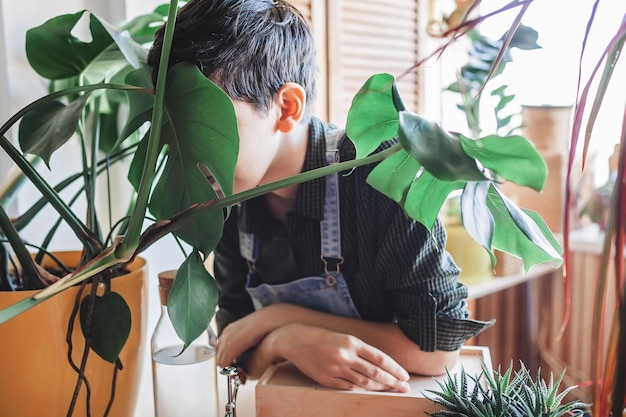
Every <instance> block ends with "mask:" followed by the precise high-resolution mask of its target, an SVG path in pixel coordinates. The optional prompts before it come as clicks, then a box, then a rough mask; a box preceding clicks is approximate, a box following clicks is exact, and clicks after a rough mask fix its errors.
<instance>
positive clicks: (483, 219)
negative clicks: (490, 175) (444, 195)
mask: <svg viewBox="0 0 626 417" xmlns="http://www.w3.org/2000/svg"><path fill="white" fill-rule="evenodd" d="M490 186H491V182H489V181H479V182H468V183H467V184H466V185H465V187H464V188H463V193H462V194H461V218H462V220H463V227H465V230H467V233H469V235H470V236H471V237H472V238H473V239H474V240H475V241H476V242H478V243H480V244H481V245H482V246H483V247H484V248H485V250H487V252H488V253H489V256H490V258H491V263H492V265H495V264H496V257H495V255H494V253H493V252H492V251H491V241H492V239H493V232H494V229H495V223H494V218H493V215H492V214H491V212H490V211H489V207H488V206H487V195H488V193H489V188H490Z"/></svg>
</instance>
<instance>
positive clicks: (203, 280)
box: [0, 1, 561, 387]
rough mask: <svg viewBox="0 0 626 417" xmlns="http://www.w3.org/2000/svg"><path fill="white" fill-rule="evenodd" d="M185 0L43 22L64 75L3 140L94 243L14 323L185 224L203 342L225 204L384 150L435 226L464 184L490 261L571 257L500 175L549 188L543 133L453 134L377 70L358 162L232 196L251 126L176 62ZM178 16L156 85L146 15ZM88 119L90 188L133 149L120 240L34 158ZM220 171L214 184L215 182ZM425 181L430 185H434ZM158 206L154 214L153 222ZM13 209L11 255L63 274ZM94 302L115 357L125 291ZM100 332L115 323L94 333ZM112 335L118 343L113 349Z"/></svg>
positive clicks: (188, 323) (57, 75)
mask: <svg viewBox="0 0 626 417" xmlns="http://www.w3.org/2000/svg"><path fill="white" fill-rule="evenodd" d="M176 9H177V2H176V1H171V3H170V4H169V6H165V7H164V8H160V9H157V11H155V13H154V14H152V15H149V16H147V17H146V16H141V17H139V18H138V19H136V20H135V21H133V22H131V24H129V25H127V26H123V27H121V28H115V27H113V26H111V25H109V24H107V23H106V22H104V21H102V20H100V19H98V18H97V17H96V16H94V15H91V14H88V16H89V19H90V32H91V33H90V35H91V39H92V40H91V42H89V43H85V42H81V41H80V40H78V39H76V38H75V37H74V36H73V35H72V29H73V27H74V25H75V24H76V22H77V20H78V19H79V18H80V15H82V12H80V13H78V14H75V15H63V16H58V17H56V18H53V19H51V20H50V21H48V22H46V23H45V24H44V25H42V26H41V27H38V28H36V29H33V31H32V32H30V33H29V36H30V41H31V42H33V43H32V44H31V46H32V45H37V46H36V47H33V49H32V51H31V52H32V53H30V54H29V57H30V60H31V65H32V66H33V68H35V69H36V70H37V71H38V72H40V74H42V75H43V76H44V77H46V78H48V79H50V80H52V81H51V86H52V92H51V93H50V94H48V95H46V96H45V97H42V98H41V99H39V100H37V101H35V102H33V103H31V104H30V105H28V106H26V107H25V108H24V109H22V110H21V111H19V112H18V113H17V114H16V115H14V116H13V117H11V118H10V119H9V120H8V121H7V122H6V123H5V124H4V125H3V126H2V128H0V130H1V131H2V140H1V142H0V143H1V145H2V148H3V149H4V151H5V152H6V153H7V154H8V155H9V157H10V158H11V159H12V160H13V161H14V162H15V164H16V166H17V167H18V169H19V172H20V173H21V174H23V175H24V176H25V177H26V178H27V179H28V181H29V182H30V183H32V184H34V185H35V186H36V187H37V188H38V189H39V190H40V192H41V193H42V195H43V198H42V202H41V204H50V205H51V206H52V207H54V209H55V210H56V211H57V213H58V214H59V216H60V217H61V218H62V219H63V221H64V222H66V223H67V224H68V225H70V227H71V229H72V231H73V232H74V233H75V234H76V235H77V237H78V238H79V239H80V240H81V242H82V243H81V248H80V251H81V253H82V256H81V262H79V263H78V264H77V265H72V267H73V268H71V272H69V273H67V274H65V272H63V273H61V274H60V275H63V276H56V277H55V276H51V281H54V282H53V283H52V284H51V285H48V286H46V287H45V288H42V289H40V290H38V292H37V293H36V294H35V295H33V296H29V297H27V298H25V299H23V300H21V301H19V302H16V303H14V304H11V305H9V306H7V307H5V308H3V309H2V310H0V329H1V328H2V325H3V323H5V322H8V321H10V320H12V319H13V318H14V317H16V316H20V315H21V314H23V313H25V312H27V311H30V310H31V309H34V308H35V307H38V306H39V305H41V304H42V303H44V302H47V300H51V299H56V298H58V297H60V296H61V294H63V293H64V292H65V291H66V290H68V289H71V288H75V287H76V286H77V285H79V284H81V283H82V282H84V281H87V280H91V282H92V283H94V284H96V283H99V282H105V283H106V282H107V276H108V275H110V274H113V273H114V272H115V271H118V270H120V269H123V268H125V267H126V266H127V265H129V264H130V263H131V262H132V261H133V260H135V259H136V257H137V255H138V254H140V253H141V252H142V251H143V250H145V249H146V248H147V247H149V246H150V245H151V244H153V243H154V242H156V241H157V240H159V239H161V238H163V237H165V236H170V235H172V234H173V235H174V236H175V237H176V238H177V239H181V240H182V241H184V242H186V243H187V244H188V245H189V247H190V248H192V250H191V251H190V253H188V254H187V255H186V259H185V260H184V262H183V263H182V265H181V266H180V268H179V269H178V271H179V272H178V275H177V278H176V280H175V284H174V287H173V288H172V290H171V292H170V296H169V298H168V311H169V313H170V317H171V319H172V321H173V323H174V326H175V327H176V329H177V332H178V334H179V336H180V338H181V339H182V340H183V341H184V342H185V343H189V342H190V341H192V340H194V339H195V338H196V337H197V336H198V335H199V334H200V333H201V332H202V331H204V329H206V326H207V325H208V323H209V321H210V319H211V317H212V315H213V314H214V311H215V307H216V300H217V294H216V287H215V282H214V280H213V278H212V277H211V276H210V274H209V273H208V272H207V270H206V269H205V267H204V264H203V262H204V260H205V259H206V258H207V257H208V256H209V254H210V253H211V251H212V250H213V248H214V247H215V245H216V244H217V242H218V240H219V238H220V236H221V232H222V226H223V221H224V212H225V211H226V213H227V212H228V210H229V208H230V207H231V206H232V205H233V204H236V203H238V202H242V201H245V200H247V199H250V198H254V197H256V196H259V195H262V194H264V193H267V192H270V191H272V190H276V189H279V188H283V187H285V186H288V185H292V184H297V183H302V182H304V181H309V180H311V179H314V178H318V177H322V176H325V175H327V174H329V173H331V172H337V171H343V170H349V169H351V168H354V167H356V166H360V165H364V164H370V163H374V162H377V163H378V166H377V168H376V169H375V170H374V171H373V172H372V174H371V176H370V178H369V182H370V184H371V185H372V186H373V187H375V188H376V189H377V190H379V191H380V192H382V193H384V194H386V195H387V196H389V197H390V198H392V199H393V200H395V201H397V202H398V203H399V204H401V205H402V207H403V208H404V210H405V211H406V213H407V214H408V215H409V216H411V217H414V218H415V219H417V220H419V221H420V222H422V223H423V224H424V225H426V226H427V227H429V228H430V227H431V226H432V225H433V223H434V221H435V219H436V217H437V216H438V214H439V211H440V208H441V206H442V204H443V202H444V201H445V199H446V198H447V196H448V195H449V193H450V192H452V191H455V190H462V195H463V197H462V199H461V207H462V210H463V213H464V225H465V227H466V229H467V230H468V232H469V233H470V235H472V237H474V238H475V239H476V240H477V241H478V242H479V243H480V244H481V245H482V246H483V247H484V248H486V249H487V250H488V253H489V254H490V257H491V259H492V262H495V257H494V255H493V252H492V251H493V250H494V249H496V248H497V249H500V250H502V251H505V252H508V253H512V254H514V255H515V256H518V257H520V258H522V259H523V260H524V267H525V269H526V270H528V268H530V267H531V266H532V265H535V264H538V263H543V262H549V261H555V262H556V263H557V264H558V263H559V262H560V260H561V248H560V245H559V243H558V242H557V240H556V239H555V238H554V236H553V235H552V233H551V232H550V230H549V229H548V227H547V226H546V225H545V223H544V222H543V220H542V219H541V218H540V217H539V216H538V215H537V214H536V213H533V212H527V211H524V210H522V209H520V208H519V207H517V206H516V205H515V204H514V203H513V202H511V201H510V200H509V199H508V198H507V197H506V196H505V195H503V194H502V193H501V192H500V191H499V190H498V188H497V187H496V186H495V182H494V178H505V179H507V180H510V181H513V182H516V183H518V184H520V185H525V186H529V187H532V188H534V189H536V190H541V188H542V185H543V182H544V181H545V164H544V162H543V160H542V158H541V156H540V155H539V154H538V153H537V152H536V150H535V149H534V147H533V146H532V144H531V143H530V142H529V141H528V140H526V139H525V138H522V137H519V136H516V137H507V138H504V137H500V136H497V135H490V136H486V137H483V138H469V137H466V136H464V135H456V134H451V133H449V132H446V131H445V130H443V129H442V128H441V127H440V126H438V125H437V124H435V123H432V122H430V121H428V120H425V119H424V118H422V117H420V116H419V115H417V114H415V113H413V112H412V111H410V110H409V109H406V108H405V106H404V104H403V102H402V99H401V96H400V93H399V92H398V90H397V88H396V86H395V82H394V78H393V77H392V76H391V75H389V74H377V75H374V76H373V77H372V78H370V79H369V80H368V81H367V82H366V83H365V85H364V86H363V87H362V89H361V91H360V92H359V93H357V94H356V96H355V98H354V101H353V105H352V108H351V111H350V113H349V115H348V119H347V123H346V130H347V133H348V136H349V137H350V138H351V140H352V141H353V142H354V144H355V146H356V148H357V159H355V160H353V161H348V162H343V163H339V164H336V165H333V166H329V167H324V168H321V169H318V170H315V171H309V172H304V173H302V174H299V175H296V176H294V177H290V178H286V179H283V180H280V181H276V182H274V183H271V184H266V185H263V186H259V187H256V188H255V189H253V190H248V191H245V192H241V193H237V194H233V187H232V185H233V177H234V167H235V162H236V159H237V151H238V134H237V124H236V119H235V113H234V110H233V106H232V103H231V101H230V99H229V98H228V97H227V96H226V95H225V94H224V93H223V92H222V91H221V90H220V89H219V88H218V87H217V86H216V85H214V84H213V83H212V82H210V81H209V80H208V79H206V78H205V77H204V76H203V75H202V74H201V73H200V72H199V70H198V69H197V68H195V67H194V66H192V65H189V64H186V63H181V64H177V65H174V66H173V67H172V68H171V69H169V70H168V68H167V67H168V65H167V62H168V56H167V52H168V50H169V45H170V44H171V40H172V36H173V28H174V25H175V22H176ZM166 11H167V12H166ZM165 15H166V17H165V18H166V19H167V21H168V22H170V24H168V25H167V29H166V32H165V41H164V48H163V50H164V53H163V56H162V57H161V62H162V63H163V65H160V69H159V73H158V76H157V81H156V85H153V83H152V81H151V77H150V73H151V68H148V66H147V65H146V64H145V52H146V48H145V45H146V43H148V44H149V39H150V37H151V32H150V30H151V29H145V27H146V26H147V27H148V28H149V27H151V25H145V23H146V22H155V21H160V22H162V21H163V19H164V16H165ZM129 34H130V35H131V36H128V35H129ZM77 64H79V65H77ZM68 70H70V72H67V71H68ZM72 71H75V72H72ZM199 103H201V104H202V105H199ZM109 109H111V110H120V111H121V112H122V113H115V115H116V116H115V117H114V118H113V119H115V120H119V119H118V118H119V117H122V116H123V117H124V121H123V123H122V127H121V128H119V129H118V128H117V127H116V126H115V124H114V123H113V124H111V123H110V122H111V118H112V116H111V114H113V113H107V111H108V110H109ZM126 109H127V110H126ZM120 114H121V116H120ZM20 120H21V124H20V146H21V147H22V149H21V150H18V149H17V148H15V147H14V146H13V145H12V144H11V142H10V141H9V140H7V139H6V136H5V134H6V132H7V131H8V130H9V129H11V128H12V127H13V126H14V125H16V123H17V122H18V121H20ZM146 126H148V128H146ZM218 127H219V129H218ZM76 132H78V135H79V137H81V138H84V139H85V140H86V139H87V137H88V136H89V137H91V140H95V142H92V143H90V144H89V145H88V146H85V160H86V162H87V163H86V165H85V168H84V172H82V173H80V174H77V177H84V178H86V179H87V181H86V182H85V185H84V187H85V188H84V189H85V192H86V193H87V195H90V196H91V197H94V195H95V188H94V178H95V177H96V176H97V174H98V172H99V170H100V167H105V166H106V165H107V163H108V162H109V161H113V160H114V159H115V160H117V158H119V159H121V158H122V157H123V156H124V155H127V154H128V153H130V154H133V160H132V162H131V164H130V166H129V167H128V169H127V173H128V178H129V180H130V182H131V183H132V184H133V186H134V187H135V190H136V194H135V195H134V196H133V199H132V201H131V204H130V208H129V211H128V213H129V214H128V216H124V217H123V218H121V219H119V221H116V222H113V224H114V225H115V227H114V230H113V231H112V232H110V233H109V234H108V237H107V238H106V239H100V238H99V233H100V230H98V227H97V226H96V224H97V223H96V222H95V217H94V215H93V211H92V210H91V209H90V210H88V216H87V218H86V220H81V219H80V216H78V215H77V214H76V213H75V212H74V211H73V210H72V207H71V200H72V197H70V198H62V197H60V195H59V192H58V191H59V190H60V189H62V188H63V187H65V182H64V183H62V184H59V185H57V186H56V187H53V186H52V185H51V184H49V183H48V182H47V181H45V180H44V179H43V178H42V177H41V176H40V175H39V174H38V172H37V169H36V168H35V167H34V165H33V162H32V161H30V160H29V159H27V158H26V157H25V154H35V155H39V156H40V157H41V159H43V160H44V162H47V161H48V160H49V158H50V156H51V155H52V154H53V153H54V152H56V151H57V150H58V149H59V148H60V147H61V146H62V145H63V144H64V143H65V142H66V141H67V139H68V138H70V137H71V136H73V135H74V134H75V133H76ZM92 132H93V133H94V134H93V135H91V133H92ZM105 132H106V135H102V133H105ZM88 133H89V135H88ZM396 136H397V137H398V138H399V141H398V143H397V144H396V145H394V146H393V147H391V148H389V149H387V150H385V151H383V152H380V153H376V154H371V153H372V152H373V151H374V150H375V149H376V148H377V147H378V146H379V145H380V144H381V143H382V142H383V141H385V140H388V139H390V138H393V137H396ZM104 137H106V138H107V141H110V142H108V143H109V148H108V155H109V157H108V159H106V158H105V160H104V161H103V162H100V161H98V159H97V154H96V152H93V153H89V152H87V150H88V149H94V150H95V149H99V148H102V146H100V144H99V143H98V142H97V140H98V138H104ZM180 137H184V138H185V140H184V141H183V140H180V139H179V138H180ZM198 150H200V151H198ZM118 152H119V153H118ZM207 173H210V174H211V176H212V177H213V179H214V180H215V182H210V181H208V180H207ZM72 178H74V177H68V180H67V181H68V182H70V181H71V180H72ZM174 180H176V181H175V182H176V184H173V182H174ZM12 188H13V187H8V189H12ZM425 193H428V196H429V198H427V199H425V198H423V196H424V195H425ZM148 211H149V212H150V215H151V216H154V218H153V219H148V222H147V224H146V220H145V219H146V217H147V216H148V214H147V213H148ZM7 212H8V209H7V206H6V205H5V204H4V203H3V205H2V207H1V210H0V225H1V226H2V229H1V230H2V234H3V235H4V238H3V248H4V251H5V252H4V253H7V254H10V256H11V259H17V261H12V262H9V264H15V265H17V264H19V266H20V268H22V269H23V272H21V274H22V276H28V277H37V278H35V279H34V281H35V282H37V281H38V280H39V278H40V277H41V276H42V275H45V274H51V273H50V272H45V273H44V272H42V269H41V268H40V267H38V266H37V265H36V262H35V259H36V258H37V257H35V258H33V257H32V256H31V253H30V250H29V247H28V246H27V245H26V244H25V243H24V242H23V241H22V239H21V237H20V234H19V227H20V225H19V222H17V221H16V220H12V219H11V218H9V216H8V214H7ZM18 219H19V218H18ZM198 224H201V225H202V227H201V228H200V227H198ZM54 228H55V226H54V225H53V227H52V228H51V230H53V229H54ZM5 259H6V258H5ZM9 269H10V268H9ZM53 275H54V274H53ZM47 276H48V277H50V275H47ZM2 282H4V283H5V284H7V285H10V284H11V283H12V282H14V279H13V278H12V277H11V276H9V274H8V273H7V274H5V276H4V277H3V278H2ZM111 293H113V292H112V291H107V294H111ZM198 294H201V295H202V296H200V297H198V296H197V295H198ZM192 295H194V296H192ZM89 300H90V301H87V302H85V304H83V305H84V306H85V307H84V308H81V310H83V312H84V313H86V314H83V315H81V323H82V327H84V328H86V329H89V330H87V331H86V333H87V335H88V337H87V339H88V341H90V342H91V348H92V349H93V350H94V351H96V352H97V353H102V352H103V351H106V352H107V353H106V355H105V356H107V357H108V358H109V359H111V358H113V359H114V361H115V360H117V359H116V358H117V356H118V355H119V353H120V352H121V350H122V346H123V345H124V334H119V333H120V332H117V333H115V334H111V333H107V331H106V330H107V328H108V327H111V326H109V324H110V323H111V317H115V318H116V320H119V321H120V322H123V323H128V322H130V320H131V317H130V314H129V313H128V309H127V306H126V303H125V301H124V298H123V297H118V296H115V295H110V296H108V295H107V296H106V297H105V296H101V295H98V294H94V295H93V296H91V297H90V298H89ZM81 303H82V302H81ZM90 306H92V307H90ZM102 312H104V313H102ZM90 323H91V324H90ZM63 324H65V323H63ZM121 333H124V332H121ZM96 334H98V335H102V336H101V337H95V336H92V337H89V335H96ZM100 342H102V345H106V346H102V345H99V344H98V343H100ZM110 342H113V343H112V345H113V346H114V347H113V348H112V349H108V348H109V347H110ZM88 351H89V349H86V352H88ZM79 379H80V380H81V381H82V377H80V376H79ZM77 386H78V387H80V382H79V383H78V384H77Z"/></svg>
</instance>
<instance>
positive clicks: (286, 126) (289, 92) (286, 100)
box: [276, 83, 306, 133]
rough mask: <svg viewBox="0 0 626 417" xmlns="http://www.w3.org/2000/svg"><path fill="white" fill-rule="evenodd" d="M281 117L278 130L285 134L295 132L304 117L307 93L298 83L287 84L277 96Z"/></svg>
mask: <svg viewBox="0 0 626 417" xmlns="http://www.w3.org/2000/svg"><path fill="white" fill-rule="evenodd" d="M276 104H277V105H278V108H279V111H280V115H279V117H278V121H277V128H278V130H280V131H281V132H283V133H287V132H290V131H291V130H293V129H294V128H295V127H296V126H297V125H298V124H299V123H300V121H301V120H302V118H303V117H304V111H305V106H306V92H305V91H304V88H302V86H301V85H300V84H298V83H285V84H283V86H282V87H280V89H279V90H278V93H277V94H276Z"/></svg>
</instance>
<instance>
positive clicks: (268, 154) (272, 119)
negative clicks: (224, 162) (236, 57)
mask: <svg viewBox="0 0 626 417" xmlns="http://www.w3.org/2000/svg"><path fill="white" fill-rule="evenodd" d="M233 105H234V107H235V114H236V115H237V125H238V127H239V156H238V158H237V166H236V168H235V187H234V191H235V193H237V192H240V191H245V190H249V189H251V188H254V187H256V186H258V185H259V184H260V183H261V182H262V180H263V177H264V176H265V174H266V172H267V170H268V167H269V166H270V164H271V163H272V161H273V159H274V157H275V156H276V152H277V150H278V145H279V143H280V140H279V138H278V135H277V133H278V132H277V129H276V120H277V116H276V110H275V106H273V107H272V108H271V109H270V111H269V112H268V114H267V115H262V114H260V113H259V112H258V111H257V109H256V108H255V107H254V105H252V104H250V103H246V102H243V101H238V100H233Z"/></svg>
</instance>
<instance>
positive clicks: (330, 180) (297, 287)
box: [239, 130, 361, 318]
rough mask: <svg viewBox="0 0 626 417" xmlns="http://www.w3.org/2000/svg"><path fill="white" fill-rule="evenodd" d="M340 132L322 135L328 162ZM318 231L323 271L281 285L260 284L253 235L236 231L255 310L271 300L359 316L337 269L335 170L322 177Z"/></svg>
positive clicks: (338, 241)
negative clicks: (321, 216) (332, 265)
mask: <svg viewBox="0 0 626 417" xmlns="http://www.w3.org/2000/svg"><path fill="white" fill-rule="evenodd" d="M343 134H344V131H343V130H334V131H332V132H328V133H327V134H326V162H327V163H328V164H329V165H331V164H335V163H337V162H338V159H339V149H338V143H339V140H340V139H341V137H342V136H343ZM320 232H321V241H322V245H321V246H322V261H323V262H324V274H323V275H321V276H313V277H304V278H300V279H296V280H295V281H291V282H288V283H285V284H277V285H270V284H264V283H261V282H260V278H259V276H258V274H257V272H256V271H255V269H254V263H255V261H256V258H257V254H258V241H257V239H256V237H255V236H254V234H253V233H244V232H242V231H239V250H240V252H241V255H242V256H243V257H244V258H245V259H246V260H247V261H248V265H250V270H249V273H248V277H247V281H246V291H247V292H248V294H249V295H250V297H251V298H252V302H253V304H254V307H255V308H256V309H257V310H258V309H260V308H263V307H265V306H268V305H271V304H274V303H289V304H296V305H299V306H302V307H307V308H310V309H313V310H318V311H323V312H326V313H331V314H335V315H338V316H345V317H352V318H361V316H360V314H359V312H358V311H357V309H356V307H355V306H354V303H353V302H352V298H351V297H350V293H349V291H348V285H347V284H346V280H345V279H344V277H343V274H342V273H341V271H340V270H339V266H340V265H341V263H342V262H343V258H342V256H341V230H340V223H339V179H338V174H337V173H335V174H331V175H328V176H326V194H325V197H324V219H323V220H322V221H321V222H320ZM329 259H335V260H337V261H338V262H337V268H336V270H335V271H329V270H328V261H327V260H329Z"/></svg>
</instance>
